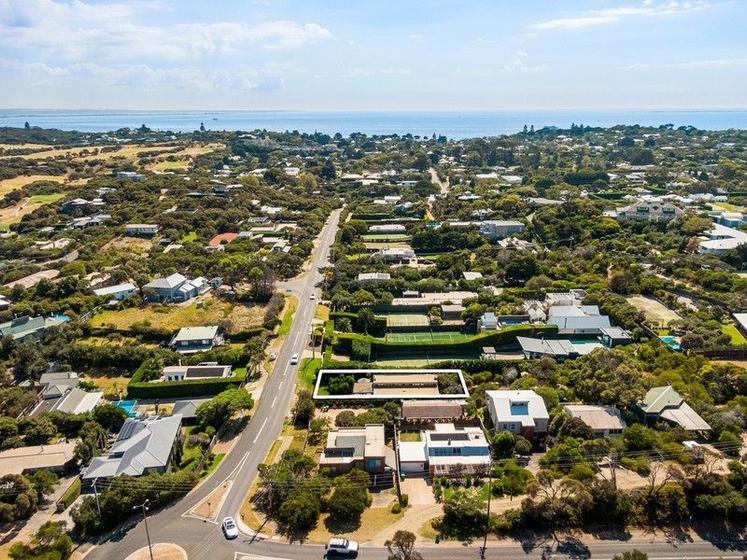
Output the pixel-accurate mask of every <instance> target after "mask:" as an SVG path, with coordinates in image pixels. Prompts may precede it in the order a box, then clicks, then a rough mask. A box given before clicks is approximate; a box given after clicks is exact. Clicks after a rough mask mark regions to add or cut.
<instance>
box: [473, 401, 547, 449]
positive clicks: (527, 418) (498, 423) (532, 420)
mask: <svg viewBox="0 0 747 560" xmlns="http://www.w3.org/2000/svg"><path fill="white" fill-rule="evenodd" d="M485 397H486V399H487V401H488V411H489V412H490V418H491V419H492V420H493V427H494V428H495V430H496V431H508V432H511V433H513V434H520V435H522V436H524V437H525V438H527V439H533V438H534V437H537V436H541V435H543V434H546V433H547V424H548V422H549V421H550V415H549V414H548V413H547V407H546V406H545V401H544V399H543V398H542V397H540V396H539V395H538V394H537V393H535V392H534V391H531V390H519V391H486V392H485Z"/></svg>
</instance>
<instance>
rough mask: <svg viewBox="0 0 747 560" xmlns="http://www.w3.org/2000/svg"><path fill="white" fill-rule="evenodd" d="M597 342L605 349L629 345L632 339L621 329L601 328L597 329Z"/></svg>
mask: <svg viewBox="0 0 747 560" xmlns="http://www.w3.org/2000/svg"><path fill="white" fill-rule="evenodd" d="M599 340H601V341H602V344H604V345H605V346H606V347H607V348H613V347H615V346H619V345H620V344H630V343H631V342H633V337H632V336H630V333H628V331H626V330H625V329H623V328H621V327H602V328H600V329H599Z"/></svg>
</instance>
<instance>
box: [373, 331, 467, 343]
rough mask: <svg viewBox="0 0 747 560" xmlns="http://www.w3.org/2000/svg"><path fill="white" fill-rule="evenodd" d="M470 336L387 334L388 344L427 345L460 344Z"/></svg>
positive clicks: (446, 333)
mask: <svg viewBox="0 0 747 560" xmlns="http://www.w3.org/2000/svg"><path fill="white" fill-rule="evenodd" d="M469 336H470V335H468V334H465V333H461V332H450V331H446V332H417V333H387V335H386V340H387V341H388V342H412V343H413V344H418V343H429V342H446V341H448V342H460V341H462V340H465V339H467V338H469Z"/></svg>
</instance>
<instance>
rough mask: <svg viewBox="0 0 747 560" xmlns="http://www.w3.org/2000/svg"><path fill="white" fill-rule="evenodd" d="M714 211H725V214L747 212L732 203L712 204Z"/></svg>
mask: <svg viewBox="0 0 747 560" xmlns="http://www.w3.org/2000/svg"><path fill="white" fill-rule="evenodd" d="M711 208H713V209H714V210H723V211H724V212H747V208H745V207H744V206H739V205H738V204H731V203H730V202H714V203H712V204H711Z"/></svg>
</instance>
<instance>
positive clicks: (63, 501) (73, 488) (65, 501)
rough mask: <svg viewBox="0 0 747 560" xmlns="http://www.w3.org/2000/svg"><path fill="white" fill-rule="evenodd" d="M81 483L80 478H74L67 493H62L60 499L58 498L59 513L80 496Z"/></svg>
mask: <svg viewBox="0 0 747 560" xmlns="http://www.w3.org/2000/svg"><path fill="white" fill-rule="evenodd" d="M80 489H81V483H80V478H77V477H76V478H75V479H73V482H72V484H71V485H70V486H68V488H67V490H65V493H64V494H62V496H61V497H60V499H59V500H57V513H62V512H63V511H65V510H66V509H67V508H69V507H70V506H71V505H72V503H73V502H74V501H75V500H77V499H78V496H80Z"/></svg>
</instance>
